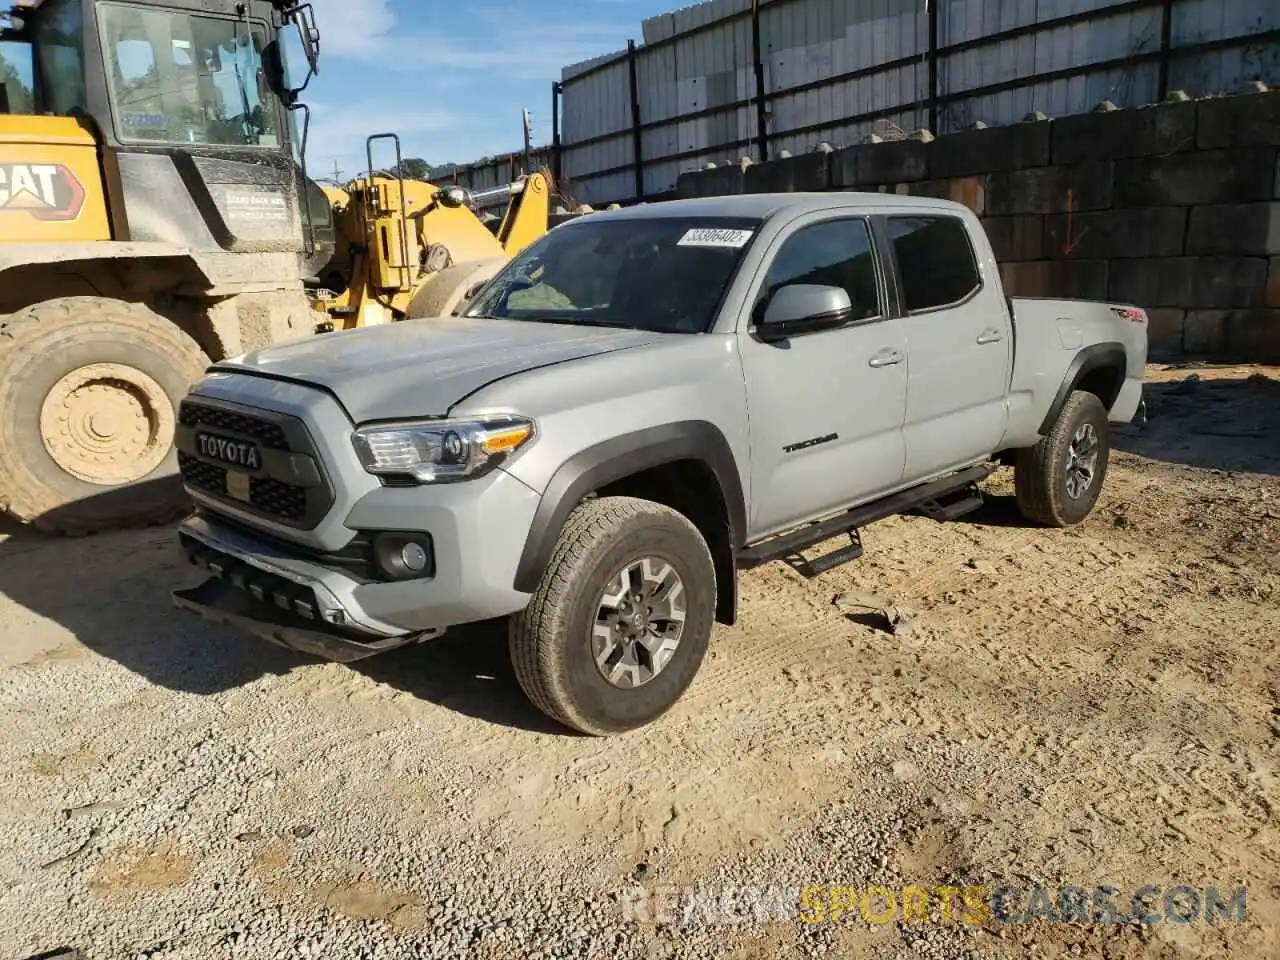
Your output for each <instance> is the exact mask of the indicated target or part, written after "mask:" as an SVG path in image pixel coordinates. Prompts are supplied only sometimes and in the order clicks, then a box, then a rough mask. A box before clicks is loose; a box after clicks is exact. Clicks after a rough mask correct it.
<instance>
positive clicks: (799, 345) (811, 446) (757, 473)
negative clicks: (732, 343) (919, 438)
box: [739, 213, 907, 539]
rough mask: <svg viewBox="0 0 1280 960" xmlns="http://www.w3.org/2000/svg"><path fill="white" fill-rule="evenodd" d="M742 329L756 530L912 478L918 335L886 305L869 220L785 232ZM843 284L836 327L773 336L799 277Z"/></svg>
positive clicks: (821, 218) (821, 221) (826, 221)
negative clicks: (909, 335)
mask: <svg viewBox="0 0 1280 960" xmlns="http://www.w3.org/2000/svg"><path fill="white" fill-rule="evenodd" d="M762 272H763V276H762V278H761V279H760V280H759V281H758V283H757V286H756V289H755V291H754V293H753V295H752V299H751V300H750V301H749V302H750V303H751V304H753V308H752V311H751V321H750V323H749V325H748V327H747V329H746V330H742V331H740V334H739V335H740V338H741V345H740V349H741V355H742V364H743V370H744V373H745V377H746V386H747V398H748V413H749V418H750V421H749V422H750V437H751V489H752V497H751V501H752V516H751V518H750V523H749V527H750V530H749V535H750V536H751V537H752V538H753V539H756V538H759V537H761V536H764V535H767V534H770V533H774V532H778V531H780V530H783V529H785V528H787V527H789V526H791V525H793V524H795V523H797V522H800V521H803V520H809V519H813V518H816V517H819V516H821V515H823V514H824V513H832V512H835V511H836V510H838V509H840V508H841V507H843V506H846V505H848V504H849V503H851V502H853V501H855V500H866V499H871V498H872V497H874V496H876V495H877V494H880V493H884V492H886V491H888V490H890V489H892V488H893V487H895V486H897V485H898V484H899V482H900V481H901V479H902V470H903V466H904V463H905V458H906V447H905V444H904V442H903V437H902V421H903V416H904V414H905V411H906V390H907V381H906V364H905V359H906V344H905V342H904V340H903V336H902V329H901V326H900V321H898V320H896V319H893V318H892V316H891V315H890V311H889V310H888V308H887V306H886V304H887V303H888V290H887V286H886V282H887V281H886V276H885V271H884V269H883V268H882V264H881V261H880V259H879V257H878V251H877V247H876V244H875V243H874V242H873V240H872V232H871V227H870V223H869V221H868V219H867V218H866V217H858V216H841V217H837V218H832V217H831V216H830V214H829V213H824V214H821V215H811V216H809V217H806V218H803V219H801V220H800V221H799V222H798V223H797V224H796V225H795V226H794V227H793V228H792V229H791V230H790V231H789V232H788V233H786V234H783V235H782V236H781V237H780V238H779V239H778V240H777V241H775V244H774V247H773V250H772V251H771V254H770V257H769V259H768V260H766V266H765V268H764V270H763V271H762ZM793 283H803V284H829V285H831V286H838V287H843V288H844V289H845V290H846V291H847V292H848V294H849V299H850V301H851V302H852V303H853V306H854V315H853V319H851V320H850V321H849V322H848V323H846V324H845V325H844V326H842V327H838V328H835V329H828V330H823V331H820V332H816V333H810V334H805V335H802V336H793V337H791V338H790V339H787V340H783V341H781V342H778V343H765V342H763V341H761V340H760V339H759V338H757V337H756V336H755V332H754V328H755V320H756V319H757V318H758V317H760V316H763V314H764V310H765V309H766V308H767V307H768V304H769V301H770V299H771V298H772V297H773V296H774V295H775V294H776V293H777V292H778V291H779V290H780V289H782V288H783V287H785V286H787V285H788V284H793Z"/></svg>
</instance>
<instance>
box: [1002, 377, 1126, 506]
mask: <svg viewBox="0 0 1280 960" xmlns="http://www.w3.org/2000/svg"><path fill="white" fill-rule="evenodd" d="M1110 453H1111V448H1110V435H1109V432H1108V423H1107V408H1106V407H1104V406H1103V405H1102V401H1101V400H1099V399H1098V398H1097V397H1096V396H1094V395H1093V394H1092V393H1087V392H1085V391H1083V390H1077V391H1075V392H1074V393H1072V394H1071V396H1070V397H1068V398H1067V402H1066V404H1065V405H1064V406H1063V408H1062V412H1061V413H1060V414H1058V419H1057V420H1056V421H1055V422H1054V425H1053V428H1052V429H1051V430H1050V431H1049V433H1048V435H1047V436H1045V437H1042V438H1041V439H1040V442H1039V443H1037V444H1036V445H1035V446H1034V447H1031V448H1029V449H1026V450H1019V451H1018V457H1017V462H1016V464H1015V466H1014V490H1015V492H1016V493H1017V496H1018V509H1019V511H1020V512H1021V513H1022V515H1023V516H1024V517H1026V518H1027V519H1028V520H1034V521H1035V522H1037V523H1043V524H1045V525H1047V526H1051V527H1068V526H1072V525H1073V524H1077V523H1080V522H1081V521H1082V520H1084V519H1085V518H1086V517H1088V516H1089V514H1090V513H1092V512H1093V508H1094V506H1095V505H1096V504H1097V502H1098V497H1099V495H1100V494H1101V493H1102V483H1103V481H1104V480H1105V479H1106V476H1107V465H1108V462H1109V460H1110Z"/></svg>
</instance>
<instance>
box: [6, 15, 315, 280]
mask: <svg viewBox="0 0 1280 960" xmlns="http://www.w3.org/2000/svg"><path fill="white" fill-rule="evenodd" d="M290 35H293V36H296V37H301V38H302V41H301V42H300V43H294V44H292V48H293V50H294V51H300V52H301V54H302V55H303V59H304V61H305V62H304V63H303V64H301V65H299V64H297V63H294V64H289V63H287V60H286V54H285V48H286V46H287V44H286V42H285V40H286V38H287V37H289V36H290ZM317 54H318V34H317V33H316V32H315V30H314V21H313V20H312V19H311V17H310V12H309V7H303V8H299V7H297V6H295V5H294V4H293V3H292V0H144V2H137V0H132V2H117V0H42V2H40V0H26V2H22V3H19V4H18V5H17V6H16V7H14V8H13V9H12V12H11V14H10V25H9V29H8V30H7V31H6V32H5V33H4V34H3V35H0V57H3V65H0V81H3V84H4V89H5V96H4V97H3V99H0V108H7V110H8V112H10V113H24V114H32V115H33V116H32V117H31V122H32V126H33V128H34V127H35V126H38V124H39V118H40V117H41V116H55V117H72V118H76V119H77V120H79V121H80V123H81V125H82V126H83V127H84V128H85V129H87V130H91V131H92V133H93V136H94V139H95V141H96V142H97V144H98V147H99V150H100V154H101V165H102V179H103V182H104V184H105V191H106V197H107V206H108V211H109V215H110V224H111V233H112V236H111V239H115V240H129V241H134V242H157V243H167V244H173V245H178V246H182V247H187V248H192V249H195V250H207V251H225V252H230V253H254V252H279V251H281V250H288V249H295V250H297V251H298V253H299V256H300V264H299V267H300V273H301V274H302V275H303V276H309V275H310V274H311V273H312V272H314V261H317V260H319V261H320V262H321V263H323V262H324V261H325V260H327V259H328V256H329V253H330V252H331V250H332V220H331V216H330V214H329V209H328V205H327V203H325V202H324V196H323V193H322V192H321V191H320V189H319V187H318V186H317V185H315V184H313V183H311V182H310V181H309V180H308V179H306V178H305V176H304V164H303V147H304V145H303V143H302V136H303V133H304V131H305V128H306V124H305V117H306V115H307V114H306V108H305V106H303V105H302V104H301V103H300V102H299V99H298V93H299V92H300V88H304V87H305V86H306V82H307V80H309V78H310V74H311V73H312V72H314V69H315V65H316V55H317ZM298 77H301V78H302V79H300V80H298V79H292V80H291V78H298ZM291 82H292V85H291ZM5 101H7V103H6V102H5Z"/></svg>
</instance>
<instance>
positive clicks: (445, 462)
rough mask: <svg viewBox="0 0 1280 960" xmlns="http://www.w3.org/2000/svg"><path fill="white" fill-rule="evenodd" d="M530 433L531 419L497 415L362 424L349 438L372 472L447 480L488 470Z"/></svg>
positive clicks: (519, 446) (420, 478)
mask: <svg viewBox="0 0 1280 960" xmlns="http://www.w3.org/2000/svg"><path fill="white" fill-rule="evenodd" d="M532 438H533V421H532V420H526V419H524V418H523V417H514V416H500V417H486V418H483V419H476V420H426V421H421V422H418V423H392V424H386V425H377V426H369V427H361V428H360V429H359V430H357V431H356V432H355V435H354V436H353V438H352V440H353V441H354V443H355V447H356V454H357V455H358V456H359V457H360V462H361V463H363V464H364V468H365V469H366V470H368V471H369V472H370V473H372V474H376V475H379V476H385V475H395V476H404V477H413V478H414V479H415V480H417V481H419V482H420V483H449V482H451V481H454V480H470V479H471V478H473V477H478V476H481V475H483V474H485V473H488V472H489V471H490V470H492V469H494V468H495V467H497V466H498V464H500V463H502V461H503V460H505V459H506V458H507V457H509V456H510V455H511V454H513V453H515V451H517V450H519V449H520V448H521V447H522V446H524V445H525V444H526V443H528V442H529V441H530V440H531V439H532Z"/></svg>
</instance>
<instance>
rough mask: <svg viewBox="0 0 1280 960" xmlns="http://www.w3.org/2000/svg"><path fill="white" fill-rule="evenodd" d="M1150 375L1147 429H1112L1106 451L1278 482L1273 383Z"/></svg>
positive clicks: (1279, 398) (1198, 372) (1217, 372)
mask: <svg viewBox="0 0 1280 960" xmlns="http://www.w3.org/2000/svg"><path fill="white" fill-rule="evenodd" d="M1156 376H1158V377H1159V378H1160V379H1156V380H1154V381H1153V382H1148V383H1147V385H1146V389H1145V391H1144V396H1145V398H1146V401H1147V422H1146V423H1144V424H1137V423H1134V424H1125V425H1123V426H1116V427H1113V428H1112V431H1111V443H1112V446H1113V448H1114V449H1116V450H1121V451H1124V452H1125V453H1132V454H1136V455H1137V456H1140V457H1145V458H1147V459H1150V460H1158V461H1162V462H1164V463H1171V464H1177V465H1181V466H1188V467H1199V468H1201V469H1205V470H1224V471H1227V472H1231V473H1235V472H1242V473H1245V472H1247V473H1260V474H1265V475H1268V476H1280V379H1276V378H1275V377H1274V375H1273V376H1268V375H1267V374H1265V373H1263V372H1261V371H1257V370H1254V371H1250V370H1249V369H1248V368H1241V367H1226V368H1214V367H1210V366H1207V365H1199V366H1184V367H1179V368H1174V369H1170V370H1166V371H1160V372H1159V373H1158V374H1157V375H1156Z"/></svg>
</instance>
